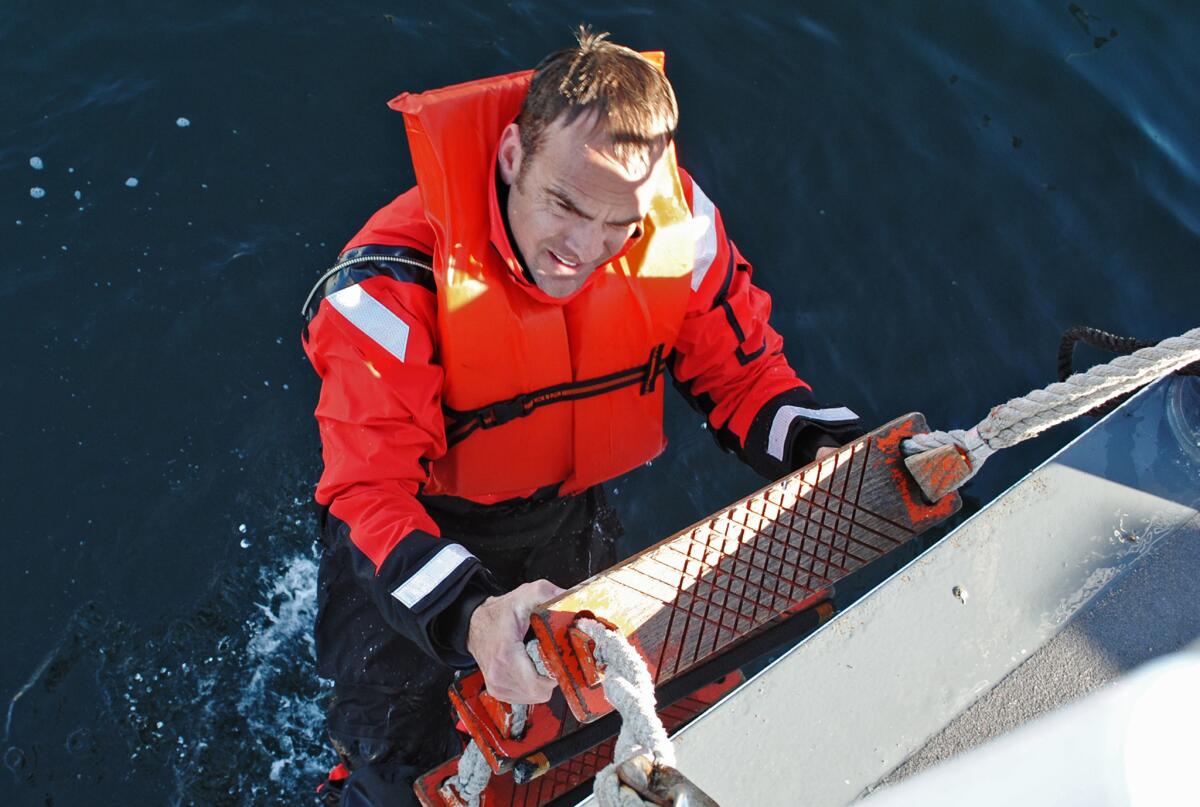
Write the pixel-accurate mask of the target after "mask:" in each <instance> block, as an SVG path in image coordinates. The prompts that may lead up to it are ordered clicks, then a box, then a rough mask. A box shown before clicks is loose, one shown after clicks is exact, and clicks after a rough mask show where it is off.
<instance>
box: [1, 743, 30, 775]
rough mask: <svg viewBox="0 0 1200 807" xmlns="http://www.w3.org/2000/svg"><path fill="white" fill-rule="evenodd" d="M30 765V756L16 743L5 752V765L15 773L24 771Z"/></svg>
mask: <svg viewBox="0 0 1200 807" xmlns="http://www.w3.org/2000/svg"><path fill="white" fill-rule="evenodd" d="M28 765H29V757H27V756H25V752H24V751H22V750H21V749H20V748H17V747H16V746H15V745H14V746H13V747H11V748H9V749H8V750H7V751H5V752H4V766H5V767H6V768H8V769H9V770H10V771H12V772H13V773H22V772H23V771H24V770H25V768H26V767H27V766H28Z"/></svg>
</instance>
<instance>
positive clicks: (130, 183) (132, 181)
mask: <svg viewBox="0 0 1200 807" xmlns="http://www.w3.org/2000/svg"><path fill="white" fill-rule="evenodd" d="M137 186H138V178H137V177H130V178H129V179H127V180H125V187H126V188H136V187H137Z"/></svg>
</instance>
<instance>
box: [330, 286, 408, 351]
mask: <svg viewBox="0 0 1200 807" xmlns="http://www.w3.org/2000/svg"><path fill="white" fill-rule="evenodd" d="M325 299H326V300H328V301H329V304H330V305H332V306H333V307H334V308H336V309H337V310H338V312H339V313H340V314H341V315H342V316H343V317H345V318H346V319H348V320H350V324H351V325H353V326H354V327H355V328H358V329H359V330H360V331H362V332H363V333H365V334H366V335H367V336H369V337H371V339H373V340H375V341H376V342H377V343H379V346H380V347H382V348H383V349H384V350H386V351H387V352H388V353H391V354H392V355H393V356H395V357H396V358H397V359H399V360H400V361H404V354H405V352H406V351H407V350H408V323H407V322H405V321H404V320H402V319H400V317H398V316H396V315H395V314H393V313H392V311H391V310H390V309H389V308H388V307H387V306H385V305H384V304H383V303H381V302H379V301H378V300H376V299H375V298H374V297H372V296H371V295H370V294H367V292H366V289H364V288H363V287H362V286H361V285H360V284H358V283H355V284H354V285H353V286H347V287H346V288H344V289H342V290H340V291H336V292H334V293H333V294H331V295H329V296H328V297H326V298H325Z"/></svg>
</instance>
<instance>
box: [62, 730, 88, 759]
mask: <svg viewBox="0 0 1200 807" xmlns="http://www.w3.org/2000/svg"><path fill="white" fill-rule="evenodd" d="M91 747H92V736H91V734H89V733H88V730H87V729H83V728H80V729H75V731H73V732H71V733H70V734H68V735H67V752H68V753H71V754H82V753H83V752H84V751H87V750H88V749H90V748H91Z"/></svg>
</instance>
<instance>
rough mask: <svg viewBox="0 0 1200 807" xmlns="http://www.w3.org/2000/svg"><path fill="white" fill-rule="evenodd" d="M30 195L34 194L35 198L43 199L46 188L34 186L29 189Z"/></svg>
mask: <svg viewBox="0 0 1200 807" xmlns="http://www.w3.org/2000/svg"><path fill="white" fill-rule="evenodd" d="M29 195H30V196H32V197H33V198H34V199H41V198H42V197H43V196H45V195H46V189H45V188H39V187H37V186H34V187H32V188H30V189H29Z"/></svg>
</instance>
